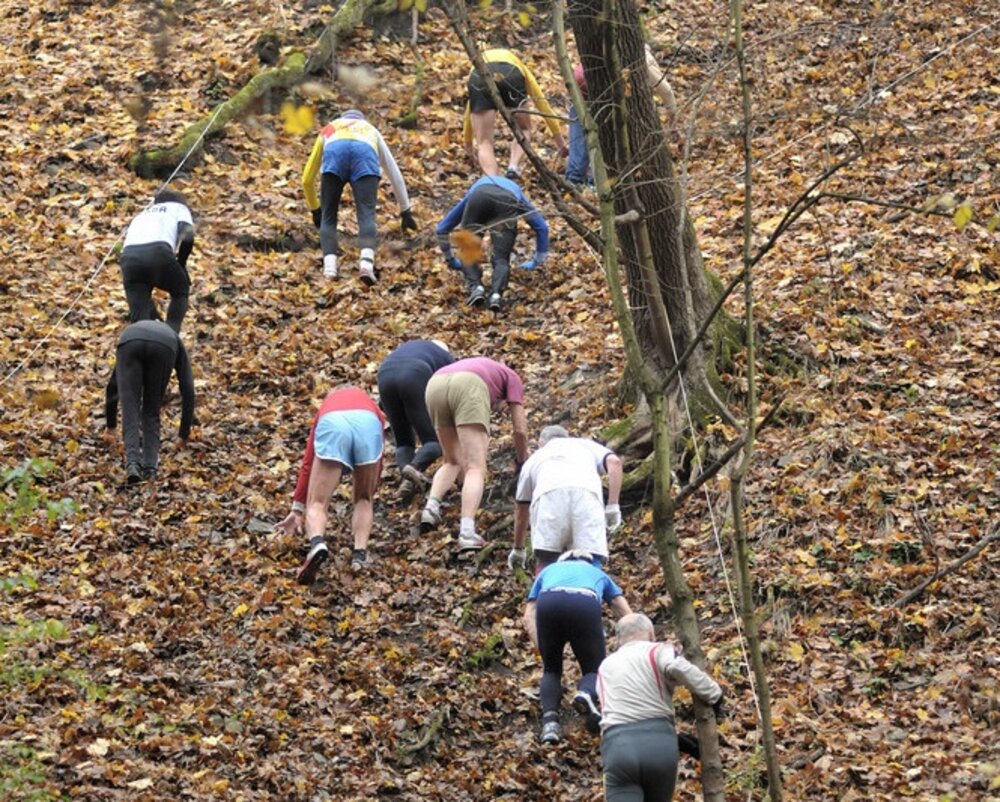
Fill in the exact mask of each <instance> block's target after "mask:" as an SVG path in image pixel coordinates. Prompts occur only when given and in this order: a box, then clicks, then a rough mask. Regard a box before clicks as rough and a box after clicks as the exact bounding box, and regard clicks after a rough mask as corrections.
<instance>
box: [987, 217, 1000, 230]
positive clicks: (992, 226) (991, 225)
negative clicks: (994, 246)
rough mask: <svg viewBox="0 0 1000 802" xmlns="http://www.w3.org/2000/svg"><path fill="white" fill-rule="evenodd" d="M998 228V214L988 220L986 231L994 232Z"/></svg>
mask: <svg viewBox="0 0 1000 802" xmlns="http://www.w3.org/2000/svg"><path fill="white" fill-rule="evenodd" d="M998 226H1000V214H995V215H993V216H992V217H991V218H990V219H989V222H988V223H987V224H986V230H987V231H996V230H997V227H998Z"/></svg>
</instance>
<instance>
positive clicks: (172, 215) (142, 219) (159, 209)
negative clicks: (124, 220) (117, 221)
mask: <svg viewBox="0 0 1000 802" xmlns="http://www.w3.org/2000/svg"><path fill="white" fill-rule="evenodd" d="M181 223H187V224H188V225H189V226H193V225H194V220H192V219H191V210H190V209H188V207H187V206H185V205H184V204H183V203H175V202H173V201H171V202H169V203H154V204H153V205H152V206H150V207H149V208H148V209H143V210H142V211H141V212H139V214H137V215H136V217H135V219H134V220H133V221H132V222H131V223H129V227H128V231H127V232H125V244H124V246H123V247H125V248H127V247H128V246H129V245H148V244H149V243H151V242H165V243H167V245H169V246H170V247H171V248H172V249H173V248H176V247H177V227H178V225H179V224H181Z"/></svg>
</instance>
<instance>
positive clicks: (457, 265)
mask: <svg viewBox="0 0 1000 802" xmlns="http://www.w3.org/2000/svg"><path fill="white" fill-rule="evenodd" d="M444 263H445V264H446V265H448V267H450V268H451V269H452V270H461V269H462V263H461V262H460V261H459V260H458V257H456V256H449V257H447V258H446V259H445V260H444Z"/></svg>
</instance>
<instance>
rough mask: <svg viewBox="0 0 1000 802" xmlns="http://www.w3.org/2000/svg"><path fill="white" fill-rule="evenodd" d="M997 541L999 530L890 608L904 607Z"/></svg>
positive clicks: (999, 534) (905, 594) (908, 592)
mask: <svg viewBox="0 0 1000 802" xmlns="http://www.w3.org/2000/svg"><path fill="white" fill-rule="evenodd" d="M998 540H1000V529H998V530H997V531H995V532H992V533H991V534H989V535H986V536H985V537H984V538H982V539H981V540H980V541H979V542H978V543H977V544H976V545H975V546H973V547H972V548H971V549H969V550H968V551H967V552H965V554H963V555H962V556H961V557H959V558H958V559H957V560H955V561H954V562H950V563H948V565H946V566H945V567H944V568H939V569H938V570H937V571H935V572H934V573H933V574H931V575H930V576H929V577H927V579H925V580H924V581H923V582H921V583H920V584H919V585H917V586H916V587H915V588H913V589H912V590H908V591H907V592H906V593H904V594H903V595H902V596H900V597H899V598H898V599H896V601H894V602H893V603H892V606H893V607H895V608H897V609H898V608H900V607H905V606H906V605H907V604H909V603H910V602H911V601H913V600H914V599H916V598H917V597H918V596H920V595H921V594H923V592H924V591H925V590H927V588H929V587H930V586H931V585H933V584H934V583H935V582H937V581H938V580H939V579H942V578H944V577H946V576H948V574H952V573H954V572H955V571H957V570H958V569H959V568H961V567H962V566H963V565H965V564H966V563H967V562H969V561H970V560H974V559H975V558H976V557H978V556H979V554H980V552H982V551H983V549H985V548H986V547H987V546H989V545H990V544H991V543H995V542H997V541H998Z"/></svg>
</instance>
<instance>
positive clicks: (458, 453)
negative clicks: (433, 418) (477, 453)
mask: <svg viewBox="0 0 1000 802" xmlns="http://www.w3.org/2000/svg"><path fill="white" fill-rule="evenodd" d="M437 436H438V442H439V443H440V444H441V457H442V459H443V462H442V463H441V466H440V467H439V468H438V469H437V470H436V471H435V472H434V478H433V479H432V480H431V490H430V498H436V499H437V500H438V501H441V500H442V499H444V497H445V494H446V493H447V492H448V491H449V490H451V489H452V488H453V487H454V486H455V480H456V479H457V478H458V474H459V472H460V471H461V470H462V446H461V444H460V443H459V440H458V432H457V431H456V430H455V428H454V427H453V426H441V427H440V428H438V429H437Z"/></svg>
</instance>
